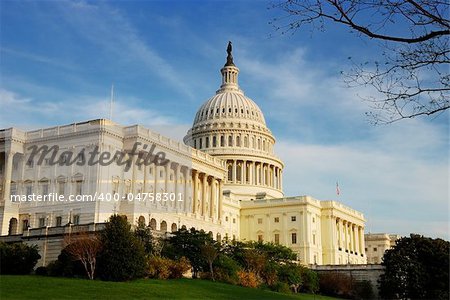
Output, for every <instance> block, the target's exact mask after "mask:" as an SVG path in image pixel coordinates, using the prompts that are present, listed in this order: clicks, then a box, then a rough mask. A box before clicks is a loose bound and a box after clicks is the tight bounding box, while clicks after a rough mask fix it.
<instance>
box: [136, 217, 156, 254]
mask: <svg viewBox="0 0 450 300" xmlns="http://www.w3.org/2000/svg"><path fill="white" fill-rule="evenodd" d="M134 235H135V236H136V238H137V239H138V240H139V241H141V243H142V245H143V246H144V250H145V254H147V255H152V254H154V249H153V248H154V247H153V245H154V242H155V241H154V239H153V236H152V232H151V230H150V227H148V226H145V224H144V223H142V222H138V225H137V226H136V229H135V230H134Z"/></svg>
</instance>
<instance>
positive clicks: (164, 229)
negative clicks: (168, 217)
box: [159, 221, 167, 232]
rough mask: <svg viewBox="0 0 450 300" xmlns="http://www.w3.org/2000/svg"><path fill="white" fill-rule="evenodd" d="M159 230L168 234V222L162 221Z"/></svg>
mask: <svg viewBox="0 0 450 300" xmlns="http://www.w3.org/2000/svg"><path fill="white" fill-rule="evenodd" d="M159 230H161V231H162V232H167V223H166V221H162V222H161V226H160V227H159Z"/></svg>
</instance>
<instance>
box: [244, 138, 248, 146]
mask: <svg viewBox="0 0 450 300" xmlns="http://www.w3.org/2000/svg"><path fill="white" fill-rule="evenodd" d="M244 147H247V148H248V138H247V137H246V136H244Z"/></svg>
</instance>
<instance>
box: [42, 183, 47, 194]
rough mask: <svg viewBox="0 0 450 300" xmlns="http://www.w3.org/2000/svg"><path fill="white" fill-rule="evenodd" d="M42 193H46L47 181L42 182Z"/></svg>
mask: <svg viewBox="0 0 450 300" xmlns="http://www.w3.org/2000/svg"><path fill="white" fill-rule="evenodd" d="M42 195H48V183H47V182H45V183H43V184H42Z"/></svg>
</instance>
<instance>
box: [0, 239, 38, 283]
mask: <svg viewBox="0 0 450 300" xmlns="http://www.w3.org/2000/svg"><path fill="white" fill-rule="evenodd" d="M39 258H41V256H40V255H39V251H38V248H37V246H36V245H33V246H28V245H26V244H23V243H15V244H7V243H4V242H0V261H1V264H0V274H11V275H26V274H30V273H31V271H32V270H33V268H34V266H35V265H36V263H37V261H38V260H39Z"/></svg>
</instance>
